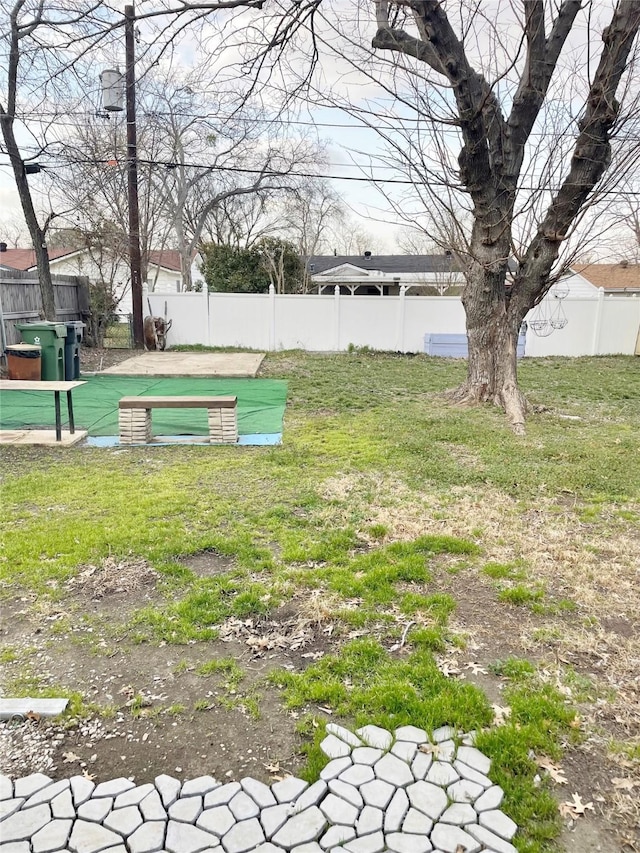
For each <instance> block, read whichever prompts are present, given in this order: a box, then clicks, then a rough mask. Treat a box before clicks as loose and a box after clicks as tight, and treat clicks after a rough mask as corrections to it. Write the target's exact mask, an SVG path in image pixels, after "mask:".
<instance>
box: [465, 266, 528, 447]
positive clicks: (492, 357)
mask: <svg viewBox="0 0 640 853" xmlns="http://www.w3.org/2000/svg"><path fill="white" fill-rule="evenodd" d="M473 266H474V267H475V268H474V269H472V270H471V271H470V272H469V273H468V278H467V284H466V287H465V290H464V293H463V296H462V302H463V304H464V308H465V312H466V317H467V338H468V342H469V360H468V367H467V378H466V380H465V382H464V383H463V384H462V385H461V386H460V387H459V388H458V389H456V390H455V391H454V392H452V395H451V396H452V399H453V400H454V401H456V402H460V403H466V404H477V403H493V404H494V405H496V406H501V407H502V408H503V409H504V410H505V412H506V414H507V417H508V418H509V421H510V423H511V426H512V428H513V430H514V432H516V433H517V434H518V435H523V434H524V432H525V428H524V421H525V415H526V412H527V408H528V407H527V401H526V399H525V397H524V395H523V394H522V392H521V391H520V389H519V387H518V374H517V346H518V335H519V332H520V326H521V324H522V320H523V317H524V313H523V311H522V309H518V308H517V307H516V306H515V305H514V304H512V303H510V301H509V299H508V296H507V293H506V290H505V285H504V282H505V277H506V264H504V263H501V262H498V263H497V264H496V265H495V266H494V271H490V270H489V269H488V268H487V267H485V268H481V267H480V266H479V265H477V264H474V265H473ZM525 313H526V312H525Z"/></svg>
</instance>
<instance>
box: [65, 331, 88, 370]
mask: <svg viewBox="0 0 640 853" xmlns="http://www.w3.org/2000/svg"><path fill="white" fill-rule="evenodd" d="M65 326H66V327H67V336H66V338H65V343H64V378H65V379H66V380H67V382H73V380H74V379H79V378H80V342H81V341H82V330H83V329H84V323H82V322H81V321H80V320H72V321H71V322H69V323H65Z"/></svg>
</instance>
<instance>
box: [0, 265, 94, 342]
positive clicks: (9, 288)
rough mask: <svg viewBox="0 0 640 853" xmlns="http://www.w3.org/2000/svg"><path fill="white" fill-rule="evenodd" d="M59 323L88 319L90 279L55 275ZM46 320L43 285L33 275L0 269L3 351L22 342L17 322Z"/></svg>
mask: <svg viewBox="0 0 640 853" xmlns="http://www.w3.org/2000/svg"><path fill="white" fill-rule="evenodd" d="M52 280H53V290H54V299H55V306H56V320H58V321H59V322H61V323H66V322H67V321H68V320H86V318H87V316H88V314H89V292H88V287H87V279H86V278H83V277H81V276H63V275H54V276H52ZM41 318H42V297H41V295H40V282H39V281H38V277H37V274H35V273H33V272H19V271H13V270H0V325H1V327H2V330H1V331H2V349H3V350H4V347H5V346H7V344H16V343H18V342H19V341H20V332H19V331H18V330H17V329H16V328H15V324H16V323H34V322H37V321H38V320H39V319H41Z"/></svg>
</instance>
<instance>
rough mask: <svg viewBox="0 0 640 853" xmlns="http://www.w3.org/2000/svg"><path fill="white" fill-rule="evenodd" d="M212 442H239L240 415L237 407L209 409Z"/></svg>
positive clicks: (210, 438)
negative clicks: (237, 412)
mask: <svg viewBox="0 0 640 853" xmlns="http://www.w3.org/2000/svg"><path fill="white" fill-rule="evenodd" d="M207 416H208V419H209V441H210V442H211V444H237V443H238V416H237V414H236V410H235V409H228V408H224V409H223V408H217V409H207Z"/></svg>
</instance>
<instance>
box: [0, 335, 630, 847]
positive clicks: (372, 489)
mask: <svg viewBox="0 0 640 853" xmlns="http://www.w3.org/2000/svg"><path fill="white" fill-rule="evenodd" d="M463 373H464V365H463V364H460V363H456V362H452V361H445V360H438V359H429V358H427V357H423V356H418V357H400V356H393V355H382V354H373V353H358V352H355V353H350V354H344V355H339V356H323V355H311V354H303V353H281V354H272V355H269V356H268V357H267V359H266V360H265V363H264V365H263V368H262V371H261V376H262V377H263V378H270V379H278V380H285V381H286V382H287V384H288V401H287V409H286V412H285V419H284V436H283V444H282V446H279V447H270V448H240V447H237V448H236V447H234V448H229V447H216V448H207V447H191V448H187V447H155V448H133V449H122V448H109V449H100V448H88V447H81V448H75V449H71V450H68V451H63V452H60V451H59V450H56V449H40V450H34V449H28V448H13V449H8V448H6V449H5V450H4V452H3V458H2V461H1V462H0V469H1V470H2V474H3V487H2V507H3V510H2V518H3V526H4V546H3V550H2V554H1V556H0V579H1V581H2V596H3V612H4V614H5V625H4V628H3V630H4V647H3V652H2V659H3V664H4V682H5V683H4V688H5V690H6V692H9V693H11V694H12V695H18V694H19V693H20V692H22V693H28V694H29V695H34V694H37V693H42V694H49V695H51V694H55V695H60V694H61V693H63V694H64V695H69V696H70V697H72V700H73V701H72V705H71V711H70V714H69V718H68V720H67V722H66V725H65V726H62V727H59V728H56V729H55V731H56V732H57V735H56V736H57V737H58V738H59V740H58V741H56V742H55V744H56V745H55V747H51V749H50V750H49V751H47V749H48V748H47V749H45V748H44V747H43V749H42V754H43V755H50V757H51V761H52V765H49V767H48V768H46V767H45V768H43V767H41V766H40V765H38V764H37V761H38V759H37V757H35V756H33V757H31V758H29V759H22V760H23V761H24V762H26V763H25V764H24V767H26V768H28V770H33V769H45V772H50V775H54V776H55V774H56V773H58V774H61V775H68V774H69V773H70V772H71V771H72V770H73V769H74V768H73V766H72V764H73V761H74V760H75V759H77V761H78V763H79V766H82V765H83V764H84V765H85V767H86V766H90V769H91V766H93V767H94V770H93V771H92V772H95V773H97V774H98V775H99V776H100V778H110V776H109V774H111V775H118V766H119V765H118V762H119V761H121V760H122V756H121V755H120V753H122V754H123V755H124V754H126V755H127V757H128V761H129V764H128V765H127V766H130V765H131V762H133V763H134V765H135V768H136V779H137V780H139V781H146V778H153V776H154V775H156V774H157V773H161V772H169V773H172V772H175V773H176V774H177V775H180V774H178V769H179V770H180V771H181V772H182V773H183V775H185V776H186V775H187V774H188V775H190V776H196V775H199V773H203V772H211V773H212V774H213V775H217V774H218V773H220V774H224V773H225V772H227V771H233V772H234V774H236V775H237V774H240V773H249V774H250V775H255V776H258V777H260V778H264V779H265V781H268V780H269V779H270V778H275V776H277V775H278V773H281V772H283V771H290V772H296V773H302V774H303V775H305V776H306V777H307V778H310V779H311V778H314V777H315V776H317V774H318V772H319V770H320V769H321V766H322V760H323V759H322V757H321V753H320V751H319V749H318V743H319V740H320V739H321V738H322V736H323V731H324V725H325V724H326V723H327V722H328V721H330V720H333V721H340V722H345V723H346V724H347V725H352V724H355V725H362V724H364V723H369V722H371V723H378V724H381V725H386V726H393V727H396V726H399V725H403V724H405V723H412V724H414V725H417V726H426V727H427V728H429V729H433V728H436V727H438V726H440V725H442V724H444V723H450V724H452V725H455V726H458V727H459V728H460V729H461V730H463V731H470V730H476V731H477V732H478V745H479V746H480V748H481V749H483V751H485V752H486V753H487V754H488V755H489V756H490V757H491V758H492V760H493V767H492V777H493V778H494V779H495V780H496V781H497V782H499V784H501V785H502V786H503V788H504V789H505V791H506V798H505V802H504V810H505V811H506V812H507V813H508V814H509V815H510V816H511V817H512V818H513V819H514V820H515V821H516V822H517V823H518V825H519V826H520V831H519V833H518V835H517V836H516V840H515V842H514V843H516V846H517V847H518V849H519V850H520V851H522V853H524V851H527V853H538V851H545V850H554V849H567V850H575V851H577V850H579V849H581V845H582V849H586V848H587V842H588V843H594V845H595V843H602V844H603V846H602V849H603V850H607V849H609V848H608V847H607V846H605V845H606V844H609V845H610V846H611V845H614V846H611V849H618V848H617V847H615V845H616V844H617V845H618V846H622V845H623V844H625V843H626V844H628V845H629V848H630V849H634V847H633V846H632V845H634V844H638V843H639V842H638V837H637V835H636V836H634V828H633V827H634V825H635V824H637V817H638V808H639V807H638V797H637V793H638V790H639V789H640V786H639V785H638V783H637V779H638V771H639V769H640V720H639V718H638V714H637V709H638V704H639V699H640V695H639V694H640V684H639V683H638V678H637V673H638V668H639V666H640V663H639V661H640V640H639V639H638V631H637V625H638V620H639V619H640V605H639V601H638V566H639V565H640V524H639V522H640V453H639V452H638V447H640V369H639V362H638V360H637V359H635V360H634V359H632V358H622V357H620V358H592V359H573V360H569V359H547V360H539V361H536V360H534V361H529V360H525V361H524V362H523V363H522V365H521V369H520V373H521V381H522V385H523V388H524V389H525V391H526V393H527V394H528V396H529V399H530V401H531V402H532V404H534V406H535V410H536V414H534V415H533V416H532V417H531V419H530V420H529V422H528V425H527V435H526V437H524V438H519V437H516V436H514V435H513V434H512V433H511V432H510V430H509V428H508V426H507V423H506V420H505V418H504V415H503V414H502V413H501V412H499V411H498V410H495V409H492V408H489V407H487V408H478V409H460V408H454V407H451V406H450V405H448V404H447V402H446V400H445V399H444V398H443V397H442V395H441V392H442V391H443V390H445V389H447V388H449V387H452V386H454V385H455V384H456V383H457V382H458V381H459V380H460V379H461V378H462V376H463ZM145 735H146V736H145ZM70 739H71V740H70ZM114 741H117V746H116V745H114ZM50 744H51V739H49V745H50ZM70 744H71V745H72V746H73V749H72V750H71V748H70ZM87 744H88V745H87ZM63 750H65V751H64V752H63ZM185 753H186V754H185ZM63 755H67V756H69V755H72V756H73V758H72V759H69V760H67V758H63V757H62V756H63ZM12 760H13V759H12ZM7 761H9V759H5V763H3V764H2V767H0V771H2V772H9V771H11V767H13V768H15V767H16V766H19V765H18V764H16V761H18V759H15V760H14V764H13V765H7V763H6V762H7ZM29 762H30V763H29ZM162 762H164V766H161V764H162ZM177 762H179V766H178V767H175V766H174V765H175V764H176V763H177ZM169 764H170V765H171V766H169ZM51 766H53V767H54V768H55V772H54V771H52V770H51ZM120 766H121V765H120ZM212 768H213V769H212ZM214 769H215V772H214ZM28 770H27V772H28ZM574 794H577V795H578V797H579V800H578V803H580V802H582V803H583V804H589V803H590V804H591V805H592V808H587V809H586V813H585V815H581V814H580V807H579V806H578V808H577V809H576V808H575V806H574V808H573V810H572V809H571V808H569V807H568V806H565V805H562V804H563V803H565V802H567V801H571V800H572V798H573V795H574ZM573 802H574V804H575V802H576V801H575V800H573ZM559 804H560V809H559V808H558V805H559ZM571 819H573V820H575V833H572V834H568V835H567V834H566V832H565V833H564V834H562V835H559V833H560V832H561V830H562V826H563V824H566V823H567V821H570V820H571ZM614 825H615V827H616V829H615V830H614V829H613V826H614ZM581 827H589V833H591V834H590V835H588V836H585V835H580V833H581V832H584V830H583V829H581ZM576 839H579V840H577V841H576ZM585 839H586V840H585ZM572 845H573V846H572ZM594 849H595V846H594Z"/></svg>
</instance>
